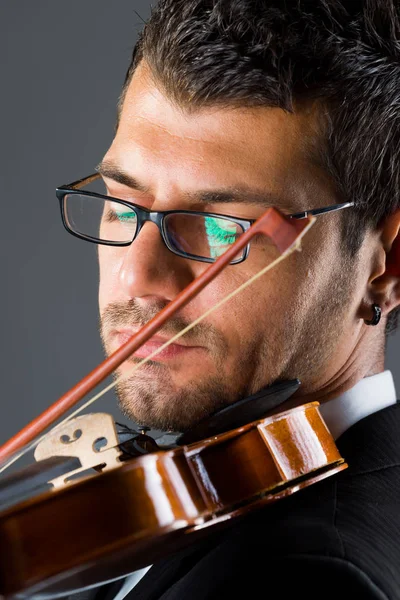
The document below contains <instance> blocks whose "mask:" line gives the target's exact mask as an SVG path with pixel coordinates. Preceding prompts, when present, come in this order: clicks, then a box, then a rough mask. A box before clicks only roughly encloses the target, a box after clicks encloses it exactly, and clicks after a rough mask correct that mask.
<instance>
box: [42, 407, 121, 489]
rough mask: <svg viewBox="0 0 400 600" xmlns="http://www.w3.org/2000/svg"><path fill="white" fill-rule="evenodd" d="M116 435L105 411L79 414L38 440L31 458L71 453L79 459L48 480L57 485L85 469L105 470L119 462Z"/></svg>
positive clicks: (58, 486)
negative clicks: (74, 466) (76, 462)
mask: <svg viewBox="0 0 400 600" xmlns="http://www.w3.org/2000/svg"><path fill="white" fill-rule="evenodd" d="M118 444H119V441H118V435H117V431H116V429H115V424H114V420H113V418H112V416H111V415H109V414H107V413H94V414H88V415H81V416H79V417H75V418H74V419H71V420H70V421H68V422H67V423H65V424H62V425H61V426H60V427H56V428H55V429H54V430H53V431H50V432H49V433H48V434H47V435H46V437H45V438H44V439H43V440H42V441H41V442H39V444H38V445H37V446H36V450H35V454H34V456H35V460H36V461H41V460H44V459H46V458H49V457H51V456H73V457H76V458H79V460H80V463H81V467H80V468H78V469H75V470H74V471H71V472H69V473H66V474H65V475H62V476H61V477H57V478H56V479H52V480H51V481H49V482H48V483H50V484H52V485H53V486H54V487H55V488H60V487H63V486H65V485H67V484H68V483H71V482H72V481H74V480H76V479H80V477H79V474H80V473H81V478H82V477H84V476H86V475H87V473H86V471H89V476H90V475H93V474H94V473H90V470H91V469H93V470H96V471H101V472H103V471H108V470H110V469H113V468H115V467H118V466H120V465H121V460H120V459H121V456H122V452H121V450H120V449H119V448H118Z"/></svg>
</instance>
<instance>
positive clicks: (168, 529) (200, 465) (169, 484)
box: [0, 208, 347, 600]
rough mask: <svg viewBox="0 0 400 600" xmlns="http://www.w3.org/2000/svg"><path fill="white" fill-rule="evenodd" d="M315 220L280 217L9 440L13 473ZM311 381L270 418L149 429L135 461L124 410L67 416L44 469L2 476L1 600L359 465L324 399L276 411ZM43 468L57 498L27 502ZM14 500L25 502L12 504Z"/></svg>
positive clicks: (110, 575) (98, 574)
mask: <svg viewBox="0 0 400 600" xmlns="http://www.w3.org/2000/svg"><path fill="white" fill-rule="evenodd" d="M313 221H314V218H313V217H310V216H306V217H305V219H303V220H302V221H296V220H292V219H290V218H289V217H286V216H284V215H282V214H281V213H280V212H279V211H278V210H277V209H273V208H271V209H268V210H267V211H266V212H265V213H264V215H263V216H262V217H260V219H258V221H256V222H255V223H254V224H253V225H252V226H251V227H250V228H249V229H248V230H247V231H246V232H244V233H243V234H242V235H241V236H240V237H239V239H238V240H237V241H236V242H235V244H233V245H232V247H231V248H229V249H228V250H227V251H226V252H225V253H224V254H223V255H222V256H221V257H220V258H218V259H217V260H216V261H215V262H214V263H212V264H211V265H210V266H209V267H208V268H207V269H206V270H205V271H204V272H203V273H202V275H200V276H199V277H198V278H197V279H196V280H194V281H193V282H192V283H191V284H190V285H189V286H188V287H187V288H185V289H184V290H183V291H182V292H181V293H180V294H179V295H178V296H177V298H175V299H174V300H173V301H172V302H170V304H168V305H167V306H166V307H165V308H164V309H163V310H162V311H161V312H160V313H159V314H158V315H156V316H155V317H154V318H153V319H152V320H151V321H149V323H147V324H146V325H145V326H144V327H143V328H142V329H141V330H140V331H139V332H138V333H136V334H135V335H134V336H132V338H131V339H130V340H128V341H127V342H126V343H125V344H124V345H123V346H122V347H121V348H119V349H118V350H117V351H116V352H115V353H114V354H112V355H111V356H109V357H108V358H107V359H106V360H105V361H104V362H103V363H101V364H100V365H99V366H98V367H96V368H95V369H94V370H93V371H92V372H91V373H90V374H89V375H87V376H86V377H85V378H84V379H83V380H82V381H81V382H79V383H78V384H77V385H76V386H75V387H74V388H72V390H70V391H69V392H67V393H66V394H65V395H64V396H62V397H61V398H60V399H59V400H58V401H57V402H56V403H55V404H53V405H52V406H51V407H50V408H49V409H47V410H46V411H45V412H44V413H43V414H42V415H40V416H39V417H37V418H36V419H35V420H34V421H32V423H30V424H29V425H28V426H26V427H25V428H24V429H22V430H21V432H19V433H18V434H17V435H15V436H14V437H13V438H11V439H10V440H9V441H8V442H7V443H6V444H4V445H3V446H2V447H1V448H0V472H1V471H4V469H5V467H1V463H2V462H3V463H4V461H7V460H8V461H9V462H8V463H6V464H5V466H7V464H11V463H12V462H13V461H14V459H15V456H16V453H17V452H18V451H21V449H23V448H24V447H25V448H26V447H27V444H30V443H31V442H32V440H37V438H38V436H39V435H41V434H42V433H43V431H44V430H45V429H46V428H48V427H49V426H51V425H52V424H54V423H55V421H56V420H57V419H58V418H59V417H60V416H62V415H63V414H65V413H66V411H68V410H69V409H70V408H72V407H73V406H74V405H75V404H77V402H79V401H80V400H81V399H82V398H83V397H84V396H85V395H86V394H87V393H88V392H89V391H91V390H92V389H93V388H94V387H95V386H97V385H98V384H99V383H100V382H101V381H103V380H104V379H105V378H106V377H108V375H109V374H110V373H112V372H113V371H114V370H115V369H116V368H118V366H119V365H120V364H122V362H123V361H124V360H126V359H127V358H128V357H129V356H131V355H132V354H133V353H134V352H136V351H137V350H138V348H140V346H141V345H142V344H144V343H145V342H146V341H147V340H148V339H150V337H151V336H153V335H154V334H155V333H156V331H158V330H159V329H160V328H161V327H162V326H163V325H164V324H165V322H166V321H167V319H168V318H170V317H171V316H172V315H174V314H175V313H176V312H177V311H178V310H179V309H180V308H182V307H183V306H184V305H186V304H187V303H188V302H189V301H190V299H191V298H193V297H194V296H195V295H196V294H197V293H199V292H200V291H201V290H202V289H203V288H204V287H205V286H206V285H207V284H208V283H209V282H210V281H212V279H214V278H215V277H216V276H217V275H218V273H219V272H220V271H221V270H222V269H223V268H225V266H226V265H228V264H229V263H230V262H231V261H232V260H233V259H234V257H235V256H236V255H237V254H238V252H239V251H240V250H242V249H243V248H244V247H245V246H246V245H247V244H248V243H249V241H250V240H251V239H252V238H253V237H254V236H255V235H267V236H269V238H270V239H272V241H273V242H274V244H275V246H276V247H277V249H278V250H279V252H280V257H279V258H278V259H277V260H275V261H273V262H272V263H271V264H269V265H267V266H266V267H265V268H264V269H263V270H262V271H261V272H260V273H258V274H256V275H255V276H253V277H252V279H251V280H249V281H248V282H246V283H245V284H243V285H242V286H241V288H238V289H237V290H235V291H234V292H233V293H231V294H230V295H229V296H228V297H227V298H225V299H224V300H223V301H222V302H220V303H219V305H218V306H220V305H221V303H223V302H225V301H228V300H229V298H230V297H232V296H233V295H234V294H236V293H239V292H240V289H242V288H243V287H246V286H247V285H249V284H250V283H251V282H252V281H253V280H254V279H255V278H258V277H260V276H261V275H262V274H264V273H265V272H267V271H268V270H269V269H270V268H272V267H274V266H275V265H276V264H277V263H278V262H279V261H280V260H283V259H284V258H286V257H287V256H288V255H289V254H290V253H291V252H293V251H294V250H297V249H299V248H300V242H301V239H302V237H303V236H304V235H305V233H306V232H307V231H308V230H309V228H310V227H311V226H312V224H313ZM214 308H215V307H213V308H212V309H210V310H209V311H207V313H206V315H203V316H202V317H200V318H199V319H197V320H196V321H195V322H194V323H193V324H192V325H191V326H189V328H190V327H193V326H195V324H197V323H198V322H199V320H201V319H202V318H204V317H205V316H207V314H209V313H210V311H211V310H213V309H214ZM186 330H188V328H186ZM186 330H184V331H183V332H180V333H179V334H177V335H176V336H175V337H174V338H173V339H171V340H169V341H168V342H166V344H165V345H168V344H170V343H173V342H174V341H175V340H176V339H177V337H180V336H181V335H183V334H184V333H185V331H186ZM165 345H164V346H162V347H161V348H159V349H158V350H157V351H156V352H155V353H153V354H152V355H151V356H150V357H148V358H146V359H144V360H143V361H141V363H139V364H138V365H135V366H134V369H135V370H136V369H137V368H140V365H141V364H143V363H144V362H146V361H147V360H150V359H152V358H153V356H154V355H155V354H156V353H157V352H159V351H162V350H163V348H164V347H165ZM298 385H299V382H289V384H286V385H285V384H279V383H278V384H277V385H275V390H274V391H275V394H272V395H271V397H267V401H266V402H265V403H264V404H262V411H261V412H263V413H264V414H262V416H260V415H258V418H254V417H255V413H254V410H253V411H252V409H251V406H252V404H255V405H257V403H255V402H254V403H252V402H249V403H247V409H246V410H243V401H239V402H237V403H236V404H234V405H232V406H230V407H226V408H225V409H223V410H222V411H219V412H218V413H217V414H216V415H212V416H211V418H209V419H207V420H206V421H205V422H200V423H199V424H197V425H195V426H194V427H193V428H192V430H189V431H187V432H184V433H183V434H182V435H181V436H180V438H178V440H177V442H176V443H175V445H174V446H172V447H168V446H167V447H165V448H162V447H159V446H158V445H157V443H156V442H155V441H153V440H152V439H151V438H150V436H148V435H146V433H145V431H143V432H142V433H141V434H140V435H138V436H136V437H135V438H134V439H133V443H132V444H131V446H130V448H135V449H136V451H135V452H130V451H129V444H128V448H127V447H126V446H125V447H124V445H123V444H120V442H119V440H118V436H117V432H116V429H115V424H114V423H113V419H112V417H111V416H110V415H106V414H89V415H84V416H78V417H76V416H75V415H76V412H77V411H76V412H75V413H73V414H72V415H70V416H69V417H67V419H65V420H64V422H63V423H61V424H59V425H57V426H56V427H55V428H54V429H53V430H51V431H50V432H49V433H48V434H47V435H45V436H42V437H40V438H39V441H38V442H37V441H36V443H35V444H34V445H35V459H36V461H37V463H36V466H33V467H29V468H28V469H26V470H25V472H22V473H20V474H18V473H17V475H12V476H10V477H8V478H6V479H5V480H3V481H2V480H1V479H0V557H1V558H0V598H4V599H7V600H14V599H15V600H16V599H22V598H35V597H37V598H42V599H45V598H49V599H50V598H54V597H55V596H56V595H67V594H68V593H72V592H73V591H75V590H76V589H81V588H85V587H90V586H95V585H99V584H101V583H102V582H106V581H110V580H113V579H116V578H119V577H122V576H124V575H128V574H130V573H132V572H133V571H135V570H136V569H139V568H141V567H144V566H147V565H149V564H152V563H153V562H155V561H157V560H159V559H160V558H163V557H165V556H166V555H168V554H170V553H171V552H175V551H177V550H180V549H182V548H184V547H186V546H188V545H190V544H194V543H195V542H197V541H198V540H200V539H202V538H203V537H205V536H207V535H210V534H211V533H212V532H218V531H219V530H221V529H223V528H224V527H227V526H229V525H231V524H232V522H236V520H238V519H240V518H242V517H243V516H245V515H247V514H248V513H249V512H250V511H253V510H256V509H259V508H261V507H263V506H265V505H267V504H269V503H272V502H276V501H278V500H280V499H283V498H285V497H287V496H289V495H291V494H293V493H295V492H297V491H299V490H301V489H303V488H305V487H307V486H309V485H311V484H313V483H316V482H318V481H320V480H322V479H324V478H326V477H328V476H331V475H334V474H336V473H338V472H339V471H341V470H343V469H345V468H347V464H346V462H345V460H344V459H343V458H342V457H341V456H340V454H339V451H338V449H337V447H336V445H335V442H334V440H333V438H332V436H331V434H330V432H329V430H328V429H327V427H326V425H325V423H324V421H323V419H322V417H321V415H320V413H319V403H318V402H311V403H308V404H305V405H303V406H297V407H295V408H293V409H291V410H287V411H285V412H275V414H272V415H271V414H269V415H268V414H267V413H268V412H269V413H271V411H273V410H275V411H276V406H277V405H278V404H280V403H281V402H282V401H284V400H285V399H286V398H287V397H288V395H291V394H292V393H293V392H294V391H295V390H296V389H297V387H298ZM106 389H108V388H106ZM277 392H278V393H277ZM267 396H268V395H267ZM249 407H250V408H249ZM82 408H83V407H82ZM30 447H31V446H28V448H30ZM17 456H18V455H17ZM43 473H44V475H45V479H46V483H47V484H48V486H50V489H46V490H45V491H43V489H42V488H40V486H39V487H38V488H37V489H39V490H40V491H39V492H37V491H36V493H33V494H31V496H30V497H28V498H25V499H23V498H19V497H18V491H19V490H20V489H22V488H21V485H22V483H23V482H24V481H25V480H29V481H31V482H35V481H36V480H37V477H38V476H39V479H40V477H42V478H43ZM38 474H39V475H38ZM21 482H22V483H21ZM33 487H34V486H33ZM16 491H17V494H16ZM2 496H3V499H4V497H6V499H7V497H9V498H13V500H12V502H11V503H10V504H9V505H7V506H6V507H5V508H4V507H3V508H2V507H1V502H2ZM16 496H17V497H16Z"/></svg>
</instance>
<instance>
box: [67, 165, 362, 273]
mask: <svg viewBox="0 0 400 600" xmlns="http://www.w3.org/2000/svg"><path fill="white" fill-rule="evenodd" d="M100 177H101V175H100V174H99V173H93V174H91V175H88V176H87V177H84V178H83V179H78V180H77V181H74V182H73V183H69V184H67V185H61V186H59V187H58V188H57V189H56V196H57V198H58V200H59V202H60V211H61V219H62V223H63V225H64V227H65V229H66V230H67V231H68V233H70V234H71V235H74V236H75V237H77V238H79V239H83V240H86V241H88V242H92V243H94V244H101V245H103V246H130V245H131V244H132V243H133V242H134V241H135V239H136V238H137V236H138V235H139V233H140V231H141V229H142V227H143V225H144V224H145V223H146V222H147V221H150V222H151V223H154V224H155V225H157V227H158V229H159V231H160V234H161V238H162V240H163V242H164V244H165V246H166V247H167V248H168V250H169V251H170V252H172V253H173V254H176V255H177V256H180V257H182V258H187V259H190V260H197V261H200V262H206V263H213V262H215V261H216V258H206V257H203V256H198V255H196V254H188V253H187V252H184V251H183V250H182V251H180V250H177V249H176V248H174V247H173V246H171V244H170V243H169V240H168V234H167V231H166V228H165V223H164V221H165V217H167V216H168V215H171V214H189V215H198V216H202V217H204V216H206V217H216V218H219V219H225V220H227V221H232V222H234V223H236V224H237V225H240V226H241V227H242V228H243V232H245V231H247V230H248V229H249V228H250V227H251V226H252V225H253V223H255V222H256V219H240V218H238V217H233V216H230V215H221V214H219V213H209V212H198V211H191V210H163V211H150V210H147V208H143V207H142V206H138V205H137V204H133V203H132V202H128V201H126V200H121V199H120V198H114V197H113V196H106V195H104V194H97V193H96V192H87V191H84V190H81V187H83V186H85V185H89V184H90V183H92V181H95V180H97V179H100ZM73 194H76V195H79V194H84V195H85V196H90V197H92V198H99V199H101V200H109V201H112V202H117V203H119V204H122V205H124V206H127V207H128V208H130V209H133V210H134V211H135V213H136V215H137V228H136V232H135V235H134V237H133V239H132V240H131V241H130V242H111V241H110V242H106V241H104V240H100V239H98V238H94V237H92V236H90V235H85V234H82V233H78V232H76V231H74V230H73V229H71V227H70V226H69V225H68V221H67V218H66V215H65V202H64V199H65V197H66V196H67V195H73ZM350 206H354V202H343V203H342V204H332V205H330V206H325V207H323V208H313V209H310V210H305V211H303V212H298V213H293V214H290V215H285V217H286V218H288V219H306V218H307V217H308V216H309V215H313V216H318V215H323V214H326V213H330V212H335V211H338V210H342V209H344V208H348V207H350ZM249 251H250V244H248V245H247V246H246V248H245V249H244V251H243V254H242V256H241V257H240V258H238V259H236V260H234V261H231V263H230V264H231V265H235V264H239V263H241V262H243V261H244V260H246V258H247V257H248V255H249Z"/></svg>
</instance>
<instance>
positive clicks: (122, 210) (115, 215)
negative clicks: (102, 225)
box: [105, 202, 137, 223]
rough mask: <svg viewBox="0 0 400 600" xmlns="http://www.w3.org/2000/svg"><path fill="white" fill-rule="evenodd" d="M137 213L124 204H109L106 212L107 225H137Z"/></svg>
mask: <svg viewBox="0 0 400 600" xmlns="http://www.w3.org/2000/svg"><path fill="white" fill-rule="evenodd" d="M136 219H137V217H136V213H135V212H134V211H133V210H131V209H129V208H127V207H126V206H124V205H122V204H117V203H115V202H109V203H108V206H107V210H106V212H105V220H106V222H107V223H112V222H115V221H117V222H119V223H136Z"/></svg>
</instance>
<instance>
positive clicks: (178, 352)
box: [111, 328, 204, 362]
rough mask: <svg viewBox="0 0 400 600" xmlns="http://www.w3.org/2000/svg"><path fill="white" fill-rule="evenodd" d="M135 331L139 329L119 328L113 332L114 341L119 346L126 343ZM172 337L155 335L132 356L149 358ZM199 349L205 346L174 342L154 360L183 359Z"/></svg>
mask: <svg viewBox="0 0 400 600" xmlns="http://www.w3.org/2000/svg"><path fill="white" fill-rule="evenodd" d="M135 333H137V331H134V330H133V329H127V328H124V329H118V330H115V331H113V332H112V334H111V338H112V341H113V342H114V343H115V344H116V345H117V347H118V348H119V347H120V346H123V345H124V344H126V342H127V341H128V340H130V339H131V337H132V336H133V335H135ZM172 337H173V336H171V338H172ZM171 338H167V337H162V336H158V335H154V336H153V337H151V338H150V339H149V340H148V341H147V342H146V343H145V344H143V346H142V347H141V348H139V350H137V351H136V352H135V353H134V354H133V355H132V356H133V357H135V358H147V357H149V356H150V355H151V354H153V353H154V352H156V351H157V350H159V349H160V348H161V347H162V346H164V344H166V343H167V342H168V341H169V339H171ZM199 350H204V347H203V346H189V345H186V344H177V343H172V344H170V345H169V346H167V347H166V348H164V349H163V350H161V351H160V352H158V354H157V355H156V356H154V358H152V360H154V361H156V362H161V361H162V362H164V361H169V360H173V359H176V358H179V359H182V358H185V357H186V356H189V355H191V354H193V353H194V352H198V351H199Z"/></svg>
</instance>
